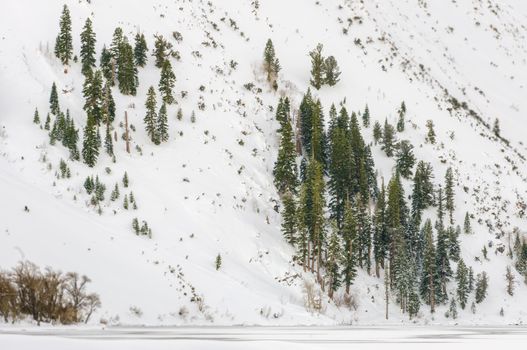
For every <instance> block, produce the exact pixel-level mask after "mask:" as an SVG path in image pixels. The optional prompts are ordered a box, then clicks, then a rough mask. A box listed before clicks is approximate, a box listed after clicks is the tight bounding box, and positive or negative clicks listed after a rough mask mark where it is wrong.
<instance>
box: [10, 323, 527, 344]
mask: <svg viewBox="0 0 527 350" xmlns="http://www.w3.org/2000/svg"><path fill="white" fill-rule="evenodd" d="M0 339H1V340H2V342H3V343H2V345H5V347H3V348H5V349H19V350H25V349H79V350H84V349H86V350H92V349H93V350H102V349H112V350H120V349H133V350H135V349H156V350H157V349H174V348H177V349H189V350H198V349H199V350H205V349H225V350H227V349H228V350H231V349H233V350H236V349H262V350H264V349H265V350H267V349H269V348H283V349H292V350H296V349H307V350H311V349H312V350H315V349H317V350H318V349H320V350H322V349H324V350H326V349H328V350H333V349H395V350H398V349H423V348H424V347H426V349H445V348H446V347H448V349H453V350H456V349H467V348H468V349H473V348H476V347H479V348H480V349H493V348H496V347H502V348H506V349H523V348H524V347H525V343H526V342H527V329H526V328H525V327H522V328H520V327H509V326H505V327H416V326H406V327H401V326H385V327H379V326H370V327H181V328H170V327H167V328H108V329H104V330H100V329H79V328H76V329H57V328H51V329H46V328H41V329H37V330H16V331H2V333H1V338H0Z"/></svg>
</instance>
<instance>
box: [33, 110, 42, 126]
mask: <svg viewBox="0 0 527 350" xmlns="http://www.w3.org/2000/svg"><path fill="white" fill-rule="evenodd" d="M33 124H40V117H39V115H38V109H36V108H35V113H34V114H33Z"/></svg>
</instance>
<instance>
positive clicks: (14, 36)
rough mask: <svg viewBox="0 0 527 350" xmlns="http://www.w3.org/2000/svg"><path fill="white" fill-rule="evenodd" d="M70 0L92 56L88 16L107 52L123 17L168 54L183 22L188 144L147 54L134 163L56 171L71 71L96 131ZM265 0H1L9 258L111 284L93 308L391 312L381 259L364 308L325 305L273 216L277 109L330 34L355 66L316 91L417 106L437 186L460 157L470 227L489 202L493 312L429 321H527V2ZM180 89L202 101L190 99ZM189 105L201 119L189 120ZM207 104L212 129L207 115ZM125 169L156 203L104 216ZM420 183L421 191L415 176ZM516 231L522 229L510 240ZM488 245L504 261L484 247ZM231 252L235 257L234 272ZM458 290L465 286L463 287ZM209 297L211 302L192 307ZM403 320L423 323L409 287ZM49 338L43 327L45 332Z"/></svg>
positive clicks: (1, 233)
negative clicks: (162, 104)
mask: <svg viewBox="0 0 527 350" xmlns="http://www.w3.org/2000/svg"><path fill="white" fill-rule="evenodd" d="M64 3H66V4H67V5H68V6H69V8H70V10H71V13H72V20H73V33H74V48H75V52H76V53H77V54H78V52H79V47H80V43H79V40H80V39H79V34H80V31H81V28H82V26H83V25H84V21H85V19H86V18H87V17H88V16H89V17H91V18H92V20H93V22H94V28H95V31H96V33H97V48H98V50H100V49H101V48H102V46H103V44H107V45H109V43H110V41H111V36H112V33H113V30H114V28H115V27H116V26H121V27H123V29H124V32H125V34H126V35H128V36H129V38H132V37H133V36H134V35H135V33H136V32H137V31H138V30H140V31H142V32H144V33H145V35H146V37H147V40H148V45H149V48H150V49H152V47H153V42H154V40H153V35H154V34H156V33H159V34H163V35H164V36H165V37H167V38H172V32H173V31H176V30H177V31H179V32H181V34H182V35H183V38H184V39H183V41H182V43H180V44H177V43H176V42H175V40H172V39H171V40H172V42H173V43H174V45H175V48H176V49H177V50H179V52H180V54H181V61H175V60H174V62H173V66H174V69H175V74H176V77H177V83H176V89H175V91H176V92H177V96H178V97H177V101H178V104H177V105H176V106H171V107H170V109H169V125H170V141H169V142H168V143H167V144H164V145H162V146H155V145H153V144H152V143H151V142H149V141H148V138H147V136H146V133H145V131H144V127H143V122H142V119H143V116H144V107H143V106H144V101H145V99H146V91H147V89H148V87H149V86H150V85H154V86H157V82H158V79H159V70H158V69H157V68H155V67H154V65H153V59H152V58H150V61H149V64H148V66H147V67H146V68H144V69H140V72H139V80H140V87H139V91H138V94H137V96H136V97H130V96H122V95H120V94H119V93H118V90H117V89H115V90H114V92H113V94H114V97H115V98H116V103H117V113H118V116H117V120H116V123H115V124H116V125H118V123H119V122H121V121H123V119H124V111H125V110H126V111H128V114H129V118H130V120H131V123H132V124H134V125H135V126H136V132H134V133H133V134H132V139H133V142H132V153H131V154H130V155H129V154H126V152H125V150H124V143H123V141H122V140H119V142H117V143H116V144H115V148H116V158H117V162H116V163H112V162H111V159H109V158H108V157H107V156H105V155H103V156H101V157H100V159H99V161H98V163H97V166H96V167H95V168H93V169H89V168H87V167H86V166H85V165H84V164H82V163H78V162H77V163H69V166H70V168H71V171H72V177H71V178H70V179H58V178H57V176H56V172H57V171H58V170H57V169H58V164H59V161H60V159H67V157H68V152H67V150H66V149H64V148H63V147H61V146H60V145H56V146H50V145H49V142H48V136H47V133H46V132H45V131H44V130H41V129H40V128H39V127H38V126H36V125H34V124H32V118H33V111H34V109H35V107H36V108H38V110H39V112H40V116H41V118H45V115H46V113H47V111H48V99H49V93H50V88H51V85H52V83H53V82H56V83H57V86H58V88H59V100H60V104H61V107H62V108H63V109H66V108H69V110H70V112H71V115H72V117H73V119H74V120H75V123H76V125H77V127H79V128H82V127H83V126H84V125H85V114H84V112H83V111H82V105H83V98H82V83H83V78H82V75H81V73H80V65H79V64H73V66H72V67H71V68H70V69H69V71H68V72H67V73H65V72H64V69H63V67H62V65H61V64H60V63H59V62H58V60H57V59H56V58H55V57H54V56H53V45H54V39H55V37H56V35H57V32H58V20H59V15H60V13H61V9H62V5H63V4H64ZM259 3H260V6H259V8H255V6H254V2H252V1H248V0H246V1H242V0H231V1H219V0H218V1H200V0H193V1H184V0H181V1H162V0H157V1H140V2H139V1H138V2H134V4H133V6H131V5H130V1H127V0H111V1H108V0H91V3H88V2H87V1H82V0H81V1H79V0H48V1H38V0H4V1H2V5H1V11H0V81H1V82H0V267H1V268H9V267H12V266H14V265H15V264H16V263H17V262H18V261H19V260H21V259H28V260H31V261H33V262H35V263H38V264H39V265H41V266H47V265H49V266H53V267H56V268H60V269H62V270H64V271H78V272H80V273H83V274H86V275H88V276H89V277H90V278H91V279H92V280H93V283H92V284H91V286H90V288H91V290H92V291H96V292H97V293H99V294H100V295H101V301H102V305H103V306H102V308H101V309H100V311H99V312H98V313H97V315H95V317H93V318H92V322H94V323H98V322H99V321H105V322H108V323H110V324H150V325H152V324H165V325H174V324H223V325H227V324H265V325H272V324H281V325H293V324H325V325H329V324H340V323H346V324H350V323H353V324H357V323H358V324H372V323H382V322H384V321H383V320H384V301H383V298H384V297H383V293H384V292H383V288H382V280H380V279H377V278H375V277H372V276H368V274H367V273H366V272H364V271H360V273H359V276H358V278H357V280H356V283H355V285H354V286H353V288H352V293H353V295H354V298H355V299H356V300H357V309H356V310H354V309H353V310H349V309H347V308H343V307H341V308H338V307H336V306H335V305H334V304H333V303H330V302H329V301H325V308H324V312H322V313H320V314H318V313H310V312H308V311H306V309H305V307H304V292H303V285H304V280H306V281H310V280H312V277H311V276H310V275H309V274H304V273H302V271H301V269H299V268H298V267H297V266H294V265H293V264H292V263H291V256H292V253H293V250H292V248H291V247H290V246H288V245H287V244H286V242H285V241H284V240H283V238H282V236H281V233H280V216H279V214H278V213H277V212H276V211H275V210H274V207H275V205H276V204H277V203H278V202H277V201H278V195H277V193H276V190H275V189H274V186H273V182H272V174H271V171H272V167H273V164H274V161H275V159H276V152H277V144H278V137H277V134H276V129H277V128H278V124H277V122H276V121H275V120H274V115H273V113H272V112H270V109H269V106H276V104H277V101H278V98H279V96H281V95H287V96H289V97H290V98H291V100H292V101H293V106H294V108H297V107H298V103H299V101H300V99H301V97H302V94H303V93H304V92H305V91H306V90H307V88H308V86H309V71H310V61H309V57H308V55H307V54H308V52H309V51H310V50H312V49H313V48H314V47H315V46H316V44H317V43H318V42H321V43H323V44H324V53H325V54H326V55H334V56H335V57H336V58H337V60H338V62H339V64H340V67H341V70H342V72H343V73H342V76H341V81H340V82H339V83H338V84H337V85H336V86H335V87H331V88H330V87H324V88H322V89H321V90H320V91H316V92H315V94H316V95H317V96H318V97H320V98H321V100H322V102H323V106H324V109H325V111H326V114H327V111H328V110H329V106H330V104H331V103H336V104H337V103H339V102H340V101H343V100H344V98H346V105H347V107H348V109H349V110H355V111H359V110H363V109H364V107H365V105H366V104H368V106H369V108H370V111H371V114H372V120H373V121H375V120H379V121H380V122H383V121H384V120H385V118H388V120H389V121H391V122H395V121H396V111H397V108H398V107H399V105H400V104H401V102H402V101H403V100H404V101H405V103H406V106H407V109H408V115H407V120H408V123H407V130H406V131H405V132H404V133H403V134H402V135H400V136H399V137H400V138H401V139H409V140H411V141H412V143H413V144H414V145H415V146H416V147H415V153H416V156H417V158H418V159H423V160H426V161H430V162H432V164H433V166H434V170H435V177H436V182H437V183H441V182H442V181H443V178H444V173H445V171H446V169H447V168H448V166H452V167H453V168H454V171H455V176H456V180H457V184H456V207H457V210H456V215H455V219H456V222H457V223H459V224H462V223H463V218H464V215H465V212H467V211H468V212H470V213H471V214H473V215H474V219H473V220H472V225H473V228H474V231H475V234H473V235H470V236H463V237H462V256H463V258H464V260H465V261H466V262H467V264H468V265H469V266H472V267H473V268H474V271H475V273H478V272H481V271H487V272H488V274H489V277H490V289H489V295H488V297H487V299H486V300H485V301H484V303H482V304H481V305H478V306H477V313H476V314H473V313H472V312H471V311H470V310H468V308H467V310H464V311H461V310H460V315H459V319H458V320H455V321H454V320H450V319H447V318H445V317H444V312H445V311H446V306H445V307H441V308H439V310H438V312H437V313H436V315H435V316H434V317H432V316H430V314H429V312H428V310H427V308H426V307H423V308H422V311H421V314H420V316H419V318H418V321H417V322H419V323H433V324H435V323H454V322H459V323H463V324H474V323H477V324H489V323H491V324H510V323H522V322H525V320H526V319H527V298H525V295H526V291H527V288H526V286H525V285H524V284H523V282H522V278H521V277H520V276H519V275H517V276H516V281H517V284H516V293H515V295H514V297H510V296H508V295H507V294H506V291H505V279H504V273H505V268H506V266H507V265H511V264H512V262H511V260H510V259H509V258H508V257H507V256H506V254H505V253H503V254H502V253H498V252H497V251H496V248H497V247H499V246H501V245H505V246H507V245H508V244H509V241H508V240H509V237H510V236H509V233H510V232H512V230H513V229H514V228H515V227H518V228H519V229H520V231H521V232H525V231H527V221H526V219H525V217H522V216H521V213H520V209H521V203H522V202H525V201H526V198H527V181H526V179H527V175H526V173H527V171H526V170H527V166H526V164H525V158H524V157H525V156H527V145H526V144H525V142H524V140H525V131H526V127H525V125H526V122H527V114H526V113H527V112H526V111H527V99H525V96H526V94H527V90H526V87H525V82H526V81H527V47H526V45H527V38H526V35H527V28H526V23H527V3H526V2H525V1H521V0H503V1H494V0H489V1H472V0H470V1H469V0H458V1H455V2H454V1H448V2H447V1H441V0H434V1H430V0H429V1H425V0H420V1H414V0H401V1H395V0H393V1H390V0H369V1H344V0H342V1H319V2H316V1H312V0H309V1H303V0H289V1H277V0H265V1H260V2H259ZM345 28H346V29H347V34H345V33H344V32H343V29H345ZM207 33H208V35H207ZM267 38H271V39H272V40H273V42H274V44H275V48H276V52H277V55H278V58H279V59H280V62H281V65H282V71H281V73H280V79H279V86H280V89H279V91H278V92H274V91H272V89H270V87H269V86H268V84H267V83H266V82H265V78H264V75H263V74H262V71H261V62H262V55H263V48H264V45H265V42H266V40H267ZM204 42H208V43H209V44H207V45H204V44H203V43H204ZM213 43H215V44H216V47H214V45H213ZM197 52H199V53H200V55H198V54H197ZM231 60H234V61H236V62H237V63H238V65H237V67H236V69H233V68H231V65H230V62H231ZM249 82H252V83H254V84H255V88H254V89H252V90H251V91H248V90H247V89H245V88H244V86H243V85H244V84H246V83H249ZM202 85H203V86H204V89H203V91H201V90H200V86H202ZM257 88H261V89H262V92H258V91H257ZM181 91H187V92H188V96H187V97H185V98H181V97H180V92H181ZM452 97H455V98H456V99H457V100H458V101H459V102H460V103H461V102H466V103H467V106H468V107H467V109H463V108H461V109H458V110H453V111H452V112H449V108H450V109H451V108H452V104H451V103H450V102H449V101H451V98H452ZM200 101H203V102H204V103H205V109H204V110H200V109H199V108H198V103H199V102H200ZM179 107H181V108H182V110H183V115H184V117H183V120H182V121H178V120H177V119H176V111H177V108H179ZM468 109H472V110H473V111H474V113H475V114H477V115H478V116H479V117H480V118H481V120H482V121H483V122H485V123H487V124H490V125H492V124H493V122H494V119H495V118H499V120H500V123H501V130H502V135H503V137H505V138H506V139H508V140H510V146H507V145H506V144H504V143H503V142H502V141H500V140H497V139H495V138H494V137H493V136H492V132H491V130H489V129H487V128H486V127H485V126H484V125H483V124H482V122H481V121H478V120H477V119H476V118H474V117H473V116H470V115H469V113H468ZM193 111H194V112H195V113H196V122H195V123H191V121H190V115H191V113H192V112H193ZM429 119H432V120H433V121H434V124H435V125H436V133H437V135H438V144H437V145H435V146H432V145H430V144H425V142H424V139H425V134H426V128H425V123H426V121H427V120H429ZM373 121H372V124H373ZM119 130H120V129H119ZM371 134H372V132H371V128H370V129H363V135H364V136H365V138H366V140H367V141H368V142H371V141H372V135H371ZM452 134H454V137H453V138H451V135H452ZM240 141H243V142H240ZM136 146H139V147H140V148H141V149H142V152H139V151H137V149H136ZM373 152H374V158H375V162H376V167H377V168H378V169H379V177H381V176H382V177H384V178H385V180H386V181H387V180H388V178H389V177H390V176H391V173H392V169H393V166H394V161H393V159H389V158H387V157H386V156H385V155H384V153H383V152H382V151H381V150H380V148H379V146H374V147H373ZM105 168H109V170H110V172H109V173H108V172H107V171H106V169H105ZM125 171H127V172H128V174H129V177H130V188H129V189H127V191H126V193H128V192H129V191H133V193H134V196H135V197H136V199H137V203H138V209H137V210H136V211H133V210H130V211H126V210H124V209H123V208H122V205H121V203H122V201H121V199H120V200H118V201H117V202H111V201H109V200H108V199H107V200H106V202H105V204H104V206H103V207H102V210H103V213H102V215H99V214H98V213H97V211H96V209H95V208H93V207H90V206H89V203H88V202H89V196H88V195H87V194H86V193H85V191H84V189H83V182H84V179H85V178H86V176H88V175H98V176H99V177H100V179H101V180H102V181H103V182H104V183H105V184H106V186H107V189H108V190H107V193H106V194H107V198H108V197H109V192H110V191H111V189H112V188H113V186H114V184H115V183H116V182H120V180H121V178H122V176H123V174H124V172H125ZM405 185H407V186H408V187H407V191H406V193H407V194H409V193H410V189H409V185H410V184H409V183H405ZM465 187H466V188H465ZM124 193H125V192H124V191H123V189H121V194H124ZM121 198H122V197H121ZM24 206H28V208H29V210H30V211H29V213H27V212H25V211H24V210H23V209H24ZM427 215H428V216H433V215H434V213H432V212H430V213H427ZM134 217H138V218H139V219H140V220H143V219H144V220H147V221H148V223H149V225H150V226H151V227H152V230H153V237H152V239H150V240H149V239H146V238H141V237H137V236H135V235H134V234H133V231H132V228H131V222H132V219H133V218H134ZM500 232H503V233H504V234H505V235H504V236H503V237H501V238H496V234H499V233H500ZM489 242H492V248H489V259H490V260H488V261H487V260H485V259H483V258H482V253H481V249H482V248H483V245H486V244H487V245H488V244H489ZM505 251H506V250H505ZM218 254H221V256H222V260H223V266H222V268H221V269H220V270H219V271H216V269H215V266H214V260H215V257H216V256H217V255H218ZM476 258H477V259H476ZM453 287H454V284H453V283H451V285H450V286H449V288H450V289H452V288H453ZM192 296H197V297H199V298H200V299H201V300H203V303H202V304H200V305H198V303H195V302H192V301H191V297H192ZM471 301H472V300H470V302H471ZM470 302H469V303H470ZM501 308H503V310H504V316H503V317H501V316H500V309H501ZM138 311H140V312H138ZM393 321H397V322H408V320H407V316H406V315H402V314H400V313H399V312H398V310H397V306H395V305H393V301H392V306H391V320H390V322H393ZM15 338H16V339H18V338H17V337H14V338H12V339H15ZM4 339H6V338H4ZM8 339H11V338H8ZM35 339H37V338H31V337H30V338H27V339H26V340H24V341H27V342H28V344H31V342H32V341H34V340H35ZM38 339H40V338H38ZM54 340H55V338H47V337H46V338H44V339H42V341H50V342H52V341H54ZM66 341H73V340H66ZM106 344H107V343H106ZM28 346H29V345H28ZM103 346H108V345H103ZM163 346H166V345H163ZM229 346H233V347H234V346H239V345H237V344H229Z"/></svg>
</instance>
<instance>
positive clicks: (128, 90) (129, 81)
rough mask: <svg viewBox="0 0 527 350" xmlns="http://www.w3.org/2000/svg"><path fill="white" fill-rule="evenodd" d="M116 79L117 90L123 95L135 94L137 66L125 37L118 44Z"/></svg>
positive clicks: (137, 82)
mask: <svg viewBox="0 0 527 350" xmlns="http://www.w3.org/2000/svg"><path fill="white" fill-rule="evenodd" d="M117 81H118V83H119V91H121V93H122V94H124V95H133V96H135V94H136V92H137V86H138V85H139V81H138V78H137V67H136V66H135V62H134V52H133V48H132V45H130V44H129V43H128V39H127V38H126V37H124V38H123V40H122V42H121V43H120V44H119V56H118V57H117Z"/></svg>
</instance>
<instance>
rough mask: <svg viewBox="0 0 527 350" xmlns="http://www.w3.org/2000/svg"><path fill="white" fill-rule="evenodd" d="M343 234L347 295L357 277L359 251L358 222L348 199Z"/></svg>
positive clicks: (343, 271)
mask: <svg viewBox="0 0 527 350" xmlns="http://www.w3.org/2000/svg"><path fill="white" fill-rule="evenodd" d="M341 232H342V238H343V240H344V251H343V261H342V265H343V270H342V279H343V282H344V284H345V286H346V294H349V291H350V286H351V285H352V284H353V280H354V279H355V277H356V276H357V263H358V254H357V253H358V250H357V222H356V220H355V215H354V213H353V210H352V207H351V203H350V201H349V200H348V199H346V202H345V203H344V221H343V224H342V230H341Z"/></svg>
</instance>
